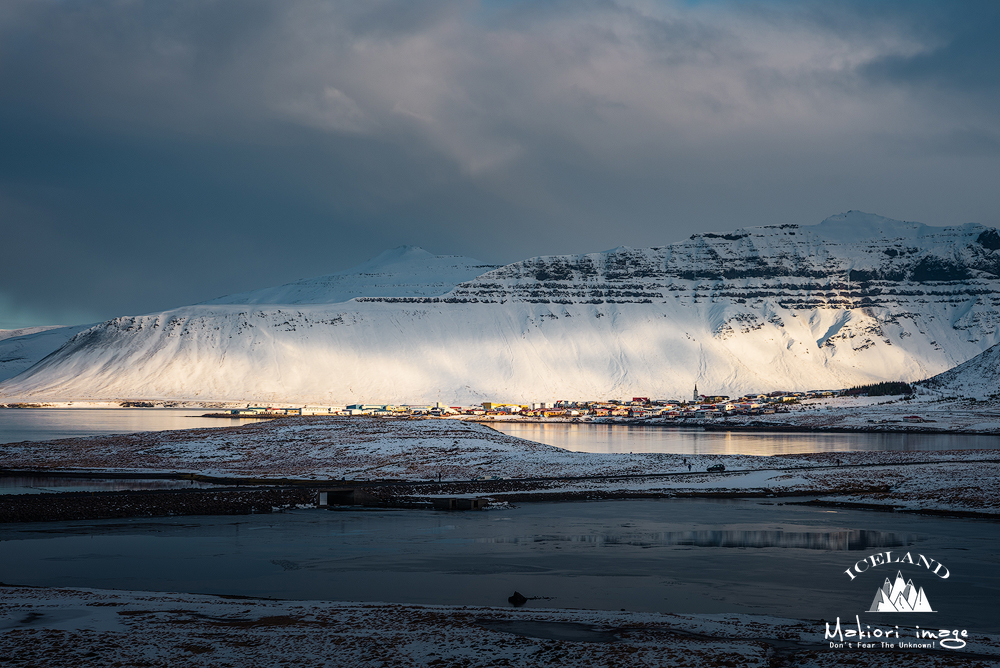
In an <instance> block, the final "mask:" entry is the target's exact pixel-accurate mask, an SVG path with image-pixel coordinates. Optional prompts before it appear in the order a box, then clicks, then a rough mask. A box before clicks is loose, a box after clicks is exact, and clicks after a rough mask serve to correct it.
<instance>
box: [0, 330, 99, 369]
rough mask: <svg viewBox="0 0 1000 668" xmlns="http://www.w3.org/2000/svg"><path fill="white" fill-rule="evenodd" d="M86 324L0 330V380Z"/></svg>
mask: <svg viewBox="0 0 1000 668" xmlns="http://www.w3.org/2000/svg"><path fill="white" fill-rule="evenodd" d="M88 327H90V325H77V326H75V327H25V328H24V329H0V381H3V380H7V379H8V378H13V377H14V376H16V375H17V374H19V373H21V372H22V371H24V370H25V369H27V368H29V367H30V366H31V365H32V364H35V363H36V362H38V360H40V359H42V358H43V357H45V356H46V355H48V354H49V353H51V352H53V351H54V350H56V349H58V348H59V347H60V346H62V345H63V344H64V343H66V342H67V341H69V340H70V339H71V338H72V337H73V336H74V335H75V334H77V333H79V332H81V331H83V330H85V329H87V328H88Z"/></svg>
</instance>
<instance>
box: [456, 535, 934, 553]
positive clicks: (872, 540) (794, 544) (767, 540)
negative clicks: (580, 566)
mask: <svg viewBox="0 0 1000 668" xmlns="http://www.w3.org/2000/svg"><path fill="white" fill-rule="evenodd" d="M917 540H919V536H917V535H916V534H903V533H892V532H884V531H865V530H853V531H850V530H845V531H823V532H815V531H780V530H772V531H762V530H707V531H660V532H655V533H624V534H579V535H541V536H490V537H483V538H477V539H476V540H475V542H477V543H504V544H513V545H517V544H534V543H550V542H568V543H592V544H594V545H608V546H612V545H629V546H632V547H654V546H656V547H660V546H670V545H691V546H694V547H744V548H746V547H750V548H754V547H785V548H798V549H804V550H867V549H869V548H876V547H905V546H907V545H913V544H914V543H915V542H917Z"/></svg>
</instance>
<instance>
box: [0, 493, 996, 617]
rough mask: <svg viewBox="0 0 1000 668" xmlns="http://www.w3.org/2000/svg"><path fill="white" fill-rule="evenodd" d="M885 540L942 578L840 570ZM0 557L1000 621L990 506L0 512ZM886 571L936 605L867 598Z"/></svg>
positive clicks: (273, 583) (302, 591) (226, 576)
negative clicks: (979, 515)
mask: <svg viewBox="0 0 1000 668" xmlns="http://www.w3.org/2000/svg"><path fill="white" fill-rule="evenodd" d="M887 550H888V551H890V552H892V554H894V555H900V556H901V555H904V554H906V553H907V552H910V553H912V554H913V558H914V559H917V554H923V555H927V556H928V557H930V558H933V559H935V560H936V561H939V562H941V563H943V564H944V565H945V566H946V567H947V569H948V570H949V578H948V579H946V580H945V579H942V578H940V577H938V576H936V575H934V574H933V573H932V572H930V571H928V570H927V569H926V568H923V567H919V568H918V567H915V566H895V565H892V566H889V565H883V566H880V567H878V568H871V569H869V570H868V571H867V572H866V573H863V574H862V575H859V576H856V577H855V579H853V580H852V579H850V577H849V576H848V575H847V574H845V571H846V570H847V569H849V568H851V566H852V565H853V564H855V563H857V562H859V561H861V560H864V559H865V558H866V557H867V556H868V555H871V554H874V553H883V554H884V553H885V551H887ZM0 564H3V569H2V570H3V581H4V582H8V583H17V584H27V585H39V586H52V587H96V588H115V589H131V590H143V591H163V592H169V591H181V592H195V593H206V594H224V595H240V596H252V597H276V598H285V599H319V600H324V599H325V600H341V601H386V602H398V603H421V604H443V605H493V606H506V605H508V603H507V597H508V596H510V595H511V593H512V592H513V591H515V590H517V591H519V592H521V593H522V594H524V595H525V596H527V597H529V598H531V597H539V598H537V599H535V600H531V601H529V603H528V606H529V607H532V606H534V607H548V608H590V609H605V610H619V609H622V608H624V609H627V610H638V611H658V612H689V613H757V614H768V615H775V616H779V617H792V618H800V619H816V620H819V619H826V620H830V621H831V622H832V621H833V620H834V619H835V618H836V617H838V616H839V617H840V618H841V619H843V620H850V622H853V621H854V615H856V614H859V615H861V617H862V620H863V621H864V623H868V624H875V623H878V624H889V625H890V626H891V625H893V624H899V625H900V626H903V625H911V624H913V623H917V624H921V625H924V622H927V624H928V625H931V626H933V625H935V624H939V623H940V624H946V625H947V627H948V628H952V627H953V626H957V627H958V628H967V629H969V630H970V632H996V631H1000V614H998V613H997V611H996V607H995V601H996V600H997V597H998V596H1000V568H998V566H1000V532H997V531H996V524H995V523H993V522H988V521H984V520H971V519H950V518H928V517H918V516H912V515H900V514H894V513H881V512H864V511H853V510H836V511H833V510H829V509H817V508H813V507H805V506H798V505H781V504H777V503H775V504H771V503H760V502H755V501H718V500H677V499H670V500H627V501H600V502H576V503H569V502H560V503H536V504H523V505H521V506H519V507H514V508H508V509H502V510H491V511H485V512H465V513H448V512H445V511H390V510H368V511H365V510H336V511H327V510H322V509H312V510H307V509H303V510H294V511H289V512H286V513H281V514H273V515H252V516H245V517H216V516H213V517H199V518H158V519H146V518H143V519H132V520H100V521H86V522H84V521H78V522H50V523H36V524H21V525H16V524H7V525H0ZM897 570H902V571H903V575H904V577H905V578H906V579H911V578H912V579H913V582H914V585H915V586H919V587H923V588H924V590H925V592H926V595H927V597H928V600H929V601H930V603H931V605H932V606H933V607H934V610H936V611H938V612H937V614H934V615H931V616H925V617H923V618H921V619H915V618H913V616H912V615H910V616H907V615H885V614H880V615H874V614H868V615H866V614H865V611H866V610H867V609H868V607H869V605H870V604H871V601H872V598H873V597H874V595H875V593H876V590H877V588H878V587H880V586H881V585H882V583H883V581H884V580H885V579H886V578H889V579H890V580H891V579H892V578H894V577H895V575H896V572H897ZM935 628H937V627H935ZM940 628H945V626H941V627H940Z"/></svg>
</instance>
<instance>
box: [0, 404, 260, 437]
mask: <svg viewBox="0 0 1000 668" xmlns="http://www.w3.org/2000/svg"><path fill="white" fill-rule="evenodd" d="M210 412H212V411H211V410H209V409H205V408H200V409H191V408H26V409H0V443H19V442H21V441H51V440H55V439H59V438H77V437H80V436H101V435H106V434H134V433H136V432H140V431H163V430H166V429H195V428H202V429H203V428H206V427H234V426H237V425H241V424H247V423H248V422H252V421H253V420H248V419H240V418H206V417H201V416H202V415H204V414H205V413H210Z"/></svg>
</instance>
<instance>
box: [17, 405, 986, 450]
mask: <svg viewBox="0 0 1000 668" xmlns="http://www.w3.org/2000/svg"><path fill="white" fill-rule="evenodd" d="M207 412H211V411H210V410H209V409H151V408H138V409H124V408H120V409H95V408H79V409H77V408H69V409H60V408H39V409H13V410H11V409H8V410H0V443H17V442H19V441H47V440H53V439H58V438H73V437H78V436H97V435H102V434H127V433H133V432H138V431H162V430H166V429H195V428H206V427H232V426H237V425H241V424H246V423H248V422H251V421H252V420H247V419H239V418H232V419H227V418H204V417H201V416H202V415H204V414H205V413H207ZM489 425H490V426H491V427H493V428H494V429H497V430H498V431H501V432H503V433H505V434H510V435H511V436H517V437H519V438H524V439H527V440H529V441H537V442H539V443H546V444H548V445H554V446H556V447H560V448H565V449H566V450H574V451H578V452H664V453H673V454H681V455H694V454H743V455H776V454H795V453H803V452H845V451H851V450H970V449H997V448H1000V438H998V437H996V436H981V435H974V434H887V433H882V434H878V433H872V434H864V433H861V434H836V433H834V434H822V433H801V434H795V433H763V432H719V431H711V432H708V431H703V430H702V429H700V428H698V427H654V426H631V425H622V424H595V423H558V422H548V423H526V422H492V423H489Z"/></svg>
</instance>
